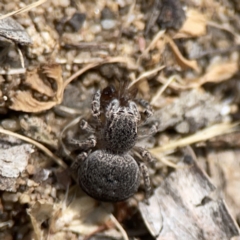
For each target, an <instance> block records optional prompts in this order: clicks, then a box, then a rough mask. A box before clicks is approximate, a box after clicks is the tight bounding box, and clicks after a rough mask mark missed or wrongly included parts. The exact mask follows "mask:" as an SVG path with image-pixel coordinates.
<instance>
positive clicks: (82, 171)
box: [72, 81, 153, 202]
mask: <svg viewBox="0 0 240 240" xmlns="http://www.w3.org/2000/svg"><path fill="white" fill-rule="evenodd" d="M136 94H137V89H136V88H132V89H129V88H128V82H126V81H124V82H123V84H122V85H120V87H119V90H116V89H115V88H114V87H113V86H108V87H106V88H105V89H103V90H102V91H97V92H96V93H95V95H94V97H93V101H92V116H93V117H94V118H95V120H96V125H95V126H90V125H89V124H88V123H87V122H86V121H84V120H83V122H82V124H81V126H82V128H83V129H85V130H87V129H88V130H89V132H91V133H94V134H93V135H91V137H90V138H89V139H88V140H86V141H84V142H79V143H78V147H79V148H81V149H82V150H83V151H85V150H86V143H87V144H88V149H90V148H95V150H94V151H93V152H92V153H90V154H89V155H88V156H87V154H86V153H82V154H80V155H79V156H78V160H77V161H76V162H75V163H74V164H73V166H72V169H73V170H74V171H77V180H78V183H79V185H80V186H81V188H82V189H83V190H84V191H85V192H86V193H87V194H88V195H90V196H91V197H93V198H95V199H98V200H101V201H110V202H117V201H123V200H125V199H127V198H129V197H131V196H132V195H133V194H134V193H135V192H136V191H137V190H138V187H139V185H140V176H141V173H142V176H143V178H144V184H145V189H146V195H147V196H148V195H149V192H150V189H151V188H150V180H149V175H148V170H147V167H146V166H145V165H144V163H143V162H139V161H137V160H136V159H135V158H133V155H134V151H135V152H138V153H139V154H140V156H141V157H142V158H143V159H144V160H147V161H149V162H150V161H152V160H153V159H152V157H151V155H150V154H149V152H147V151H146V150H145V149H143V148H141V147H136V146H135V144H136V141H137V138H138V137H139V136H138V126H139V123H140V122H141V121H142V119H141V117H142V116H144V115H145V116H146V118H148V117H149V116H151V107H150V106H149V104H148V103H147V102H146V101H137V100H136V101H135V97H136ZM137 103H139V104H141V105H142V106H143V107H144V108H145V111H144V112H139V110H138V107H137ZM88 130H87V131H88ZM94 131H95V132H94Z"/></svg>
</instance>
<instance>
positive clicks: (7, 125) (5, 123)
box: [1, 119, 20, 132]
mask: <svg viewBox="0 0 240 240" xmlns="http://www.w3.org/2000/svg"><path fill="white" fill-rule="evenodd" d="M1 125H2V127H3V128H4V129H7V130H10V131H13V132H15V131H17V130H18V129H19V127H20V126H19V123H18V122H17V121H16V120H14V119H4V120H2V122H1Z"/></svg>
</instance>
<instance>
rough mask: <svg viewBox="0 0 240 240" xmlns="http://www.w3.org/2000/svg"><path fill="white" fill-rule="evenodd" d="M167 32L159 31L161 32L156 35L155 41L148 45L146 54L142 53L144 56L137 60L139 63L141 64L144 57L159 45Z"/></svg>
mask: <svg viewBox="0 0 240 240" xmlns="http://www.w3.org/2000/svg"><path fill="white" fill-rule="evenodd" d="M165 32H166V30H165V29H164V30H161V31H159V32H158V33H157V34H156V36H155V37H154V38H153V40H152V41H151V43H150V44H149V45H148V47H147V48H146V49H145V50H144V52H143V53H142V55H141V56H140V57H139V59H138V60H137V62H139V61H140V60H141V58H142V57H143V56H145V55H147V54H148V52H149V51H150V50H152V49H153V48H154V47H155V45H156V44H157V42H158V40H159V39H160V38H161V37H162V36H163V35H164V33H165Z"/></svg>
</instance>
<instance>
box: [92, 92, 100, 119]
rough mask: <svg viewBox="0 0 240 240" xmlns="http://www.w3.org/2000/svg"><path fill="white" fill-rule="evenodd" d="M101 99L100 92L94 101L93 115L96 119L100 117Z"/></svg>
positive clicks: (96, 94)
mask: <svg viewBox="0 0 240 240" xmlns="http://www.w3.org/2000/svg"><path fill="white" fill-rule="evenodd" d="M100 99H101V91H100V90H98V91H97V92H96V93H95V94H94V96H93V100H92V115H93V116H94V117H96V118H98V117H99V116H100V113H101V112H100Z"/></svg>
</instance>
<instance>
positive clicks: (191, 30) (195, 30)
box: [174, 9, 207, 38]
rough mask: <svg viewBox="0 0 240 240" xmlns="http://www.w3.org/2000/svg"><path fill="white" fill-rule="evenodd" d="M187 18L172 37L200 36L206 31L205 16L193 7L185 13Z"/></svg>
mask: <svg viewBox="0 0 240 240" xmlns="http://www.w3.org/2000/svg"><path fill="white" fill-rule="evenodd" d="M186 16H187V19H186V21H185V22H184V24H183V26H182V28H181V29H180V30H179V32H178V33H177V34H176V35H175V36H174V38H189V37H200V36H203V35H205V34H206V33H207V19H206V16H205V15H203V14H202V13H200V12H198V11H197V10H194V9H189V10H188V11H187V13H186Z"/></svg>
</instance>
